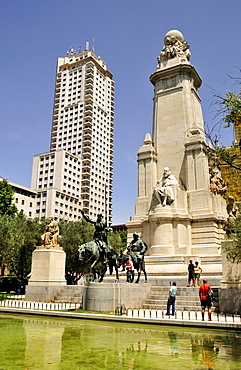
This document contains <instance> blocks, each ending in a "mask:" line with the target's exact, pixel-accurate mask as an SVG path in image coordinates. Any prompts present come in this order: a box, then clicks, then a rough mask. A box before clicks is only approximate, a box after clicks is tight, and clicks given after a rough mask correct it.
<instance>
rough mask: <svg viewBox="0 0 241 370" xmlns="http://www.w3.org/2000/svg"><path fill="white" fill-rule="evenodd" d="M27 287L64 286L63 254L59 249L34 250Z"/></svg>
mask: <svg viewBox="0 0 241 370" xmlns="http://www.w3.org/2000/svg"><path fill="white" fill-rule="evenodd" d="M29 285H44V286H52V285H66V280H65V252H64V251H62V250H59V249H56V250H55V249H37V250H35V251H34V252H33V257H32V269H31V278H30V280H29Z"/></svg>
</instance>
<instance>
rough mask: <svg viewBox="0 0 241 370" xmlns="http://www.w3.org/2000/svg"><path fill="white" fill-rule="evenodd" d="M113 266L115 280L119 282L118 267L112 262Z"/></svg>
mask: <svg viewBox="0 0 241 370" xmlns="http://www.w3.org/2000/svg"><path fill="white" fill-rule="evenodd" d="M114 267H115V282H116V283H118V282H119V271H118V267H117V265H116V263H115V264H114Z"/></svg>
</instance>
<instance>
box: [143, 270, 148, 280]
mask: <svg viewBox="0 0 241 370" xmlns="http://www.w3.org/2000/svg"><path fill="white" fill-rule="evenodd" d="M143 273H144V276H145V283H147V274H146V270H143Z"/></svg>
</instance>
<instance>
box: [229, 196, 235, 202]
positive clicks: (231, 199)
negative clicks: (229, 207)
mask: <svg viewBox="0 0 241 370" xmlns="http://www.w3.org/2000/svg"><path fill="white" fill-rule="evenodd" d="M228 201H229V203H234V197H233V196H232V195H229V196H228Z"/></svg>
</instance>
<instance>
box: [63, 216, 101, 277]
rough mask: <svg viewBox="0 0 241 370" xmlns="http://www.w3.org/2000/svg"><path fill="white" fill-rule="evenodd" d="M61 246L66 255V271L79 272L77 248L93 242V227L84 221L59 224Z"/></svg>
mask: <svg viewBox="0 0 241 370" xmlns="http://www.w3.org/2000/svg"><path fill="white" fill-rule="evenodd" d="M59 229H60V235H61V236H62V239H61V246H62V247H63V249H64V251H65V253H66V271H71V270H72V271H77V272H79V269H80V263H79V255H78V246H79V245H81V244H84V243H87V242H89V241H91V240H93V236H94V231H95V229H94V226H93V225H92V224H90V223H89V222H86V221H85V220H84V219H81V220H80V221H75V222H73V221H69V222H68V221H64V220H62V221H60V222H59Z"/></svg>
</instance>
